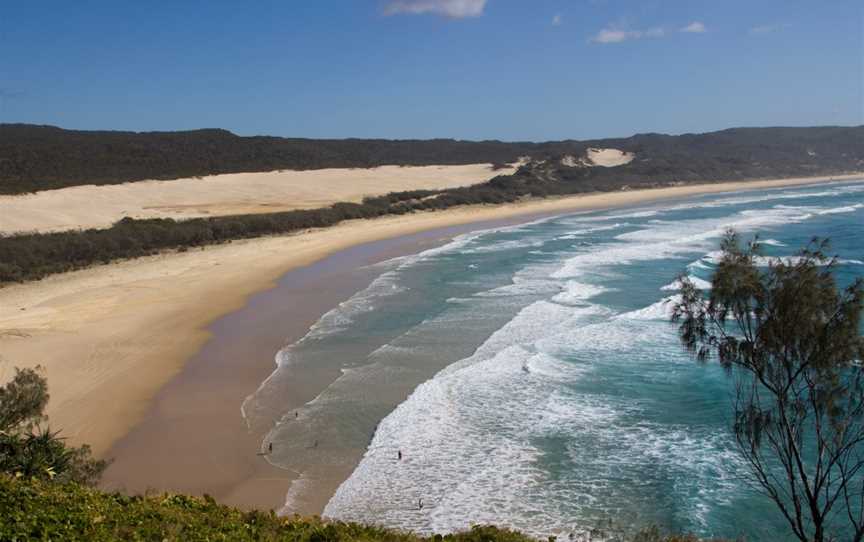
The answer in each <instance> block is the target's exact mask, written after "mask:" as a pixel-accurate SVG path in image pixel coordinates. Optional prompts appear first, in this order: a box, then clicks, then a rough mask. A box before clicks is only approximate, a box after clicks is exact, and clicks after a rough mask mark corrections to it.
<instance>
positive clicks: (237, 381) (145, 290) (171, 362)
mask: <svg viewBox="0 0 864 542" xmlns="http://www.w3.org/2000/svg"><path fill="white" fill-rule="evenodd" d="M854 178H860V175H849V176H844V177H840V176H835V177H832V178H824V177H822V178H804V179H784V180H773V181H772V180H764V181H750V182H738V183H717V184H707V185H691V186H680V187H672V188H663V189H654V190H634V191H628V192H616V193H603V194H591V195H585V196H574V197H567V198H561V199H549V200H542V201H529V202H523V203H518V204H511V205H503V206H489V207H470V208H457V209H452V210H448V211H444V212H437V213H418V214H413V215H407V216H399V217H386V218H382V219H376V220H366V221H353V222H348V223H344V224H341V225H339V226H336V227H333V228H329V229H324V230H316V231H310V232H304V233H302V234H298V235H291V236H282V237H271V238H264V239H255V240H249V241H243V242H235V243H231V244H227V245H222V246H216V247H208V248H206V249H203V250H196V251H189V252H184V253H172V254H164V255H159V256H154V257H149V258H143V259H139V260H135V261H127V262H120V263H116V264H111V265H106V266H99V267H95V268H92V269H88V270H83V271H77V272H73V273H68V274H64V275H59V276H54V277H50V278H48V279H45V280H43V281H40V282H37V283H30V284H22V285H12V286H8V287H6V288H3V289H2V290H0V381H5V380H6V379H8V378H9V376H10V375H11V374H12V368H13V367H16V366H18V367H31V366H35V365H42V366H43V367H44V368H45V372H46V375H47V377H48V380H49V385H50V392H51V401H50V404H49V409H48V414H49V417H50V419H51V426H52V428H62V430H63V434H64V435H65V436H66V437H68V438H69V440H70V441H71V442H73V443H89V444H91V445H92V446H93V448H94V450H95V451H96V453H97V454H100V455H106V454H109V450H110V451H111V453H113V454H115V456H116V457H118V458H119V459H118V463H120V461H121V460H122V458H120V456H119V455H117V452H122V448H117V447H115V448H114V449H113V450H112V446H115V445H116V444H118V442H121V440H120V439H122V438H123V437H124V436H125V435H128V434H130V430H133V429H134V430H137V426H139V425H142V424H146V423H147V422H148V420H149V421H150V422H151V423H155V425H154V426H153V427H151V428H150V429H152V430H155V431H157V433H155V434H157V435H158V434H159V433H158V432H159V431H160V429H159V427H160V425H159V423H158V420H159V419H160V418H158V416H154V408H157V407H155V406H154V405H155V404H156V402H154V398H156V397H157V395H158V396H159V403H160V404H161V406H160V407H158V408H161V409H162V413H161V415H162V416H163V417H162V418H161V419H163V420H164V419H171V417H172V413H174V414H176V413H180V412H186V411H190V412H191V411H194V410H195V409H196V408H197V409H198V410H201V409H203V408H205V407H206V406H207V405H208V404H209V403H210V402H212V403H214V404H216V403H219V404H221V405H222V406H223V407H224V408H222V410H220V409H214V410H213V411H212V413H211V412H204V415H201V416H199V417H198V418H196V420H198V421H200V420H204V421H205V422H207V421H208V420H209V423H210V426H209V427H198V426H196V427H198V430H199V431H200V432H201V433H202V434H203V433H206V432H208V431H209V432H212V433H221V437H220V438H223V439H224V441H225V442H228V441H235V442H236V443H237V445H236V447H238V449H241V448H242V450H243V451H242V453H240V452H237V453H221V452H220V451H213V450H211V451H210V452H211V456H208V457H209V459H210V460H209V461H203V460H199V459H200V457H199V456H195V458H196V461H187V462H185V463H184V465H186V464H187V463H188V465H191V466H188V465H187V466H186V467H184V469H171V470H170V471H166V472H170V473H171V476H175V477H181V478H182V477H188V479H189V480H194V483H184V481H183V480H182V479H175V480H174V482H175V483H172V484H171V487H172V488H182V487H186V488H190V487H191V488H194V490H195V491H196V492H208V493H211V494H214V496H217V497H218V498H223V499H224V500H226V502H232V503H235V504H245V505H249V506H252V505H254V506H260V507H278V506H279V505H280V503H281V497H279V498H276V497H277V496H278V495H279V493H280V491H281V492H282V496H283V497H284V487H285V485H286V482H285V480H286V479H287V477H286V475H285V474H284V473H279V472H276V469H272V468H262V470H259V466H260V465H261V463H262V462H260V461H259V462H258V463H257V465H259V466H255V465H253V466H252V467H250V466H249V459H248V456H249V450H250V448H247V446H251V450H252V452H253V453H254V451H255V450H257V447H258V443H257V442H255V439H254V438H253V437H254V436H250V435H249V433H248V432H246V431H245V427H244V426H243V424H242V422H241V420H240V418H239V405H240V402H241V401H242V400H243V398H244V397H245V396H246V395H247V394H248V393H251V392H252V391H254V388H255V387H256V386H257V384H258V383H259V382H260V374H261V371H264V375H265V376H266V374H267V372H269V370H268V369H267V366H266V364H263V365H262V366H261V367H257V368H255V369H254V370H251V371H250V372H249V373H246V374H245V376H242V375H241V376H238V374H240V373H238V372H237V371H236V370H234V367H232V366H230V365H226V366H225V370H221V371H215V370H214V371H212V372H209V373H208V374H209V376H208V377H207V378H206V380H205V379H204V377H203V376H201V375H202V374H203V373H202V372H201V371H202V370H201V369H200V368H196V367H197V365H195V364H194V363H187V362H188V361H189V360H190V359H192V358H193V357H195V356H196V353H203V352H204V351H203V350H202V347H203V348H204V349H205V350H206V348H207V346H206V345H208V339H209V338H211V337H213V336H214V334H215V335H219V332H218V330H214V329H213V328H211V327H210V326H211V325H214V323H216V324H218V325H219V326H223V328H225V329H230V328H232V327H236V326H237V325H239V322H240V320H248V321H253V322H254V317H253V316H252V315H253V314H256V313H253V312H247V313H245V314H246V316H247V317H248V318H245V319H238V320H236V321H234V323H233V324H232V323H231V322H232V321H230V320H227V319H223V320H219V319H220V317H222V316H224V315H227V314H230V313H232V312H234V311H238V310H240V309H242V308H243V307H244V305H246V304H247V301H249V299H250V296H253V295H254V294H256V293H260V292H263V291H266V290H269V289H271V288H273V287H275V286H276V285H277V283H278V281H279V279H280V277H282V276H283V275H285V273H286V272H289V271H291V270H301V269H302V268H304V267H305V266H309V265H311V264H314V263H315V262H319V261H321V260H322V259H324V258H327V257H328V256H331V255H337V253H339V251H343V250H345V249H349V248H350V247H355V246H357V245H362V244H365V243H373V242H376V241H381V240H384V239H391V238H395V237H400V236H407V235H412V234H416V233H418V232H424V231H429V230H436V229H441V228H447V227H453V226H459V225H467V224H475V223H478V222H483V221H503V220H517V219H524V218H525V217H531V216H537V215H550V214H557V213H563V212H570V211H580V210H594V209H603V208H610V207H616V206H626V205H633V204H639V203H649V202H653V201H658V200H663V199H671V198H679V197H685V196H691V195H697V194H708V193H717V192H725V191H734V190H746V189H762V188H771V187H782V186H793V185H801V184H809V183H816V182H824V181H829V180H838V181H839V180H848V179H854ZM171 182H173V181H171ZM385 191H387V190H385ZM477 227H480V226H477ZM467 229H470V228H467ZM454 231H455V230H454ZM453 234H454V232H453V231H450V232H443V231H442V232H441V233H440V235H438V236H437V237H436V236H433V237H432V238H425V239H423V240H420V241H417V240H415V241H411V243H414V246H422V245H418V244H417V243H419V242H421V241H422V242H426V243H429V242H442V240H443V239H444V238H446V237H447V236H448V235H453ZM406 246H407V245H406ZM406 246H402V248H401V249H400V250H403V251H404V250H407V248H406ZM393 250H395V249H394V248H393V247H390V248H382V249H381V250H380V253H376V254H377V256H376V255H373V256H374V257H375V258H382V257H384V256H385V255H386V254H388V253H390V252H393ZM388 251H389V252H388ZM397 252H398V250H397ZM367 256H368V255H367ZM373 256H368V257H373ZM359 261H363V260H362V258H361V259H360V260H359ZM337 267H338V266H337ZM366 278H367V277H364V275H363V274H362V273H360V274H359V275H356V276H352V277H350V278H345V279H344V283H345V284H346V287H345V288H344V289H343V290H344V291H340V292H336V293H334V294H333V295H332V296H331V297H325V298H320V297H319V299H318V300H317V301H316V300H309V301H308V302H300V303H297V304H295V306H294V309H293V310H292V311H290V312H289V313H287V314H284V315H283V316H286V317H290V321H291V322H293V324H291V325H293V326H294V327H293V328H289V327H286V326H283V327H282V330H281V331H280V330H270V331H266V333H265V332H263V331H262V333H265V334H266V335H267V336H266V337H265V340H262V341H260V342H261V344H265V345H271V344H272V345H275V349H278V348H279V346H280V345H281V343H282V342H283V341H284V340H285V338H286V333H287V334H288V336H294V335H296V334H297V333H300V334H302V332H303V331H304V330H305V328H306V327H308V325H309V324H311V323H312V322H314V321H315V320H316V319H317V317H318V316H320V314H321V313H322V312H324V311H326V310H327V309H328V308H329V307H331V306H333V305H334V304H335V303H337V302H338V301H339V300H340V296H343V298H344V297H347V295H350V293H351V288H354V286H357V287H356V288H354V290H356V289H357V288H359V287H360V286H361V285H362V282H363V280H366ZM310 280H311V279H310ZM352 281H353V282H352ZM345 292H347V294H346V293H345ZM255 299H257V298H255ZM313 301H314V302H313ZM261 303H264V302H263V301H262V302H261ZM252 308H254V307H252ZM244 310H246V309H244ZM271 310H275V309H271ZM261 314H265V315H266V314H268V313H267V312H266V311H263V312H262V313H261ZM259 317H260V316H259ZM250 319H251V320H250ZM217 321H218V322H217ZM225 326H227V327H225ZM304 326H305V327H304ZM264 327H266V326H264ZM237 329H241V328H237ZM245 329H247V330H254V329H256V328H255V326H249V327H247V328H245ZM286 329H287V330H288V331H287V332H286V331H285V330H286ZM220 344H223V345H228V344H231V341H227V342H223V343H220ZM270 348H272V347H271V346H266V347H264V348H263V350H262V351H261V352H259V353H258V354H257V355H258V356H260V357H261V359H264V360H266V361H267V362H269V364H270V369H272V359H273V354H275V349H273V350H272V351H269V352H268V349H270ZM216 350H217V351H223V353H224V348H221V347H220V348H216ZM200 355H201V354H199V357H200ZM206 357H207V356H206V355H205V358H206ZM228 358H230V359H231V360H233V362H234V363H236V358H233V357H230V356H228ZM228 358H226V359H228ZM201 359H204V358H201ZM207 359H208V360H209V359H213V358H212V356H211V357H210V358H207ZM202 363H205V362H202ZM198 365H200V364H198ZM193 366H194V367H193ZM208 367H212V366H208ZM187 370H188V373H187ZM196 371H197V372H196ZM196 375H197V376H196ZM324 380H326V379H324ZM188 381H197V382H205V383H206V385H205V386H203V387H201V386H199V387H198V388H197V389H198V393H199V395H194V396H190V395H189V394H188V393H187V391H186V390H185V389H184V387H183V385H179V387H178V388H177V389H176V390H174V391H172V390H171V388H170V387H171V386H172V385H174V384H175V383H178V382H179V383H181V384H182V382H188ZM166 385H167V386H166ZM312 387H314V386H312ZM160 390H161V391H160ZM208 390H209V391H208ZM201 393H205V394H207V395H205V396H202V395H200V394H201ZM180 397H187V399H185V401H186V402H185V403H182V402H181V403H174V404H175V408H174V409H169V410H165V408H166V406H165V405H170V404H171V403H172V401H177V400H179V398H180ZM189 397H192V399H190V398H189ZM166 401H167V402H166ZM231 411H233V412H235V414H236V421H235V420H226V419H225V418H224V416H226V415H230V412H231ZM226 413H227V414H226ZM153 420H157V422H153ZM196 423H198V422H197V421H196ZM161 427H162V428H163V429H161V431H163V434H165V433H164V424H163V425H162V426H161ZM176 434H182V433H175V435H176ZM146 441H147V440H146V439H143V440H140V441H138V442H146ZM190 443H191V444H190ZM190 443H186V444H184V445H180V448H178V451H177V453H186V452H188V451H189V450H193V451H194V450H195V447H194V441H193V440H192V439H190ZM184 446H185V447H184ZM189 446H192V447H191V448H190V447H189ZM136 453H138V454H139V455H147V450H146V449H144V450H142V449H140V446H138V449H137V450H136ZM360 453H361V454H362V451H360ZM109 455H110V454H109ZM238 457H246V458H247V459H241V460H238V459H237V458H238ZM253 458H254V456H253ZM150 467H151V468H153V469H156V470H158V469H161V468H166V469H167V468H168V467H166V466H165V465H157V464H155V463H154V464H151V465H150ZM189 469H192V470H194V472H192V471H190V470H189ZM214 472H219V473H220V475H219V476H215V475H214V474H213V473H214ZM250 473H251V476H252V477H253V478H255V479H257V480H258V481H259V482H261V483H259V484H251V485H250V484H249V483H248V482H249V480H250V479H251V478H250ZM157 479H158V478H157V477H156V475H155V473H149V474H148V473H147V472H146V471H142V473H141V476H140V479H139V480H138V481H136V482H135V483H129V484H122V483H120V480H119V479H117V478H115V479H114V480H113V483H115V484H117V485H123V486H128V487H129V488H130V489H131V488H133V487H135V488H138V487H140V485H141V483H140V482H142V481H147V480H149V481H151V482H153V483H150V482H144V483H145V484H146V485H147V486H149V487H155V488H159V489H162V488H164V487H165V486H164V485H163V484H162V483H158V482H157ZM208 484H209V485H208ZM262 484H263V485H262ZM264 486H267V487H269V489H266V488H264ZM321 499H325V497H324V496H322V497H321ZM319 500H320V499H319ZM325 502H326V499H325ZM267 503H269V505H268V504H267ZM321 505H322V506H323V503H321ZM315 506H317V505H313V504H311V503H310V508H309V511H314V509H315Z"/></svg>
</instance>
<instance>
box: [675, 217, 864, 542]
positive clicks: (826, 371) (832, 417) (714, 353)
mask: <svg viewBox="0 0 864 542" xmlns="http://www.w3.org/2000/svg"><path fill="white" fill-rule="evenodd" d="M828 250H829V244H828V241H827V240H822V239H813V240H812V241H811V243H810V244H809V245H808V246H807V247H805V248H804V249H802V250H801V252H800V253H799V254H798V255H797V256H796V257H793V258H786V259H780V258H777V259H767V260H768V261H767V264H768V265H767V267H766V266H765V265H764V264H765V263H766V259H765V258H764V257H763V256H762V255H761V253H760V252H761V249H760V245H759V243H758V238H757V239H755V240H754V241H752V242H750V243H747V244H742V242H741V239H740V238H739V236H738V235H737V234H735V233H734V232H732V231H730V232H727V234H726V236H725V237H724V239H723V242H722V257H721V259H720V261H719V263H718V265H717V268H716V270H715V273H714V276H713V278H712V281H711V283H712V288H711V290H710V293H709V294H707V298H706V294H705V293H704V292H702V291H701V290H699V289H697V288H696V287H695V285H694V284H693V283H692V281H690V280H689V279H688V278H687V277H682V280H681V282H682V288H681V296H682V299H681V301H680V302H679V303H677V304H676V305H675V307H674V310H673V315H672V320H673V321H674V322H676V323H677V324H678V331H679V337H680V339H681V343H682V345H683V346H684V348H685V349H686V350H687V351H689V352H690V353H692V354H693V355H694V356H695V357H696V358H697V359H698V360H700V361H702V362H706V361H709V360H711V359H716V360H717V361H718V362H719V363H720V365H722V366H723V367H724V368H725V369H726V370H727V371H728V372H729V374H730V376H731V377H732V379H733V381H734V386H735V390H734V400H733V408H734V424H733V428H732V429H733V432H734V436H735V441H736V443H737V447H738V450H739V452H740V453H741V455H742V457H743V458H744V459H745V460H746V463H747V465H748V466H749V469H750V472H751V474H752V476H753V480H754V481H755V482H756V486H757V487H758V488H759V489H761V491H762V492H763V493H765V494H766V495H767V496H768V497H770V498H771V500H772V501H773V502H774V503H775V504H776V505H777V507H778V508H779V510H780V512H781V513H782V514H783V517H784V518H786V520H787V522H788V523H789V525H790V527H791V529H792V531H793V532H794V534H795V536H796V537H797V538H798V539H799V540H802V541H810V540H813V541H817V542H822V541H824V540H833V539H835V537H837V536H842V537H843V539H844V540H854V541H855V542H860V541H861V540H862V539H864V471H862V469H864V416H862V414H864V372H862V366H861V360H862V359H864V339H862V337H861V334H860V326H861V313H862V305H864V280H862V279H861V278H858V279H857V280H855V281H853V282H852V284H850V285H849V286H847V287H845V288H838V287H837V284H836V281H835V278H834V271H835V268H836V266H837V260H836V258H834V257H829V256H828V255H827V251H828Z"/></svg>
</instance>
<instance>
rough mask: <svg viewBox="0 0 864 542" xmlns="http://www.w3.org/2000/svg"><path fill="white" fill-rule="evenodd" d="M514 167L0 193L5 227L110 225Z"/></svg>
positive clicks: (263, 208) (453, 180)
mask: <svg viewBox="0 0 864 542" xmlns="http://www.w3.org/2000/svg"><path fill="white" fill-rule="evenodd" d="M513 171H514V169H513V168H506V169H500V170H493V169H492V167H491V164H469V165H463V166H417V167H414V166H407V167H400V166H382V167H377V168H371V169H353V168H352V169H347V168H346V169H318V170H309V171H288V170H284V171H271V172H264V173H230V174H225V175H211V176H207V177H200V178H189V179H176V180H172V181H139V182H134V183H124V184H116V185H102V186H95V185H86V186H74V187H70V188H62V189H58V190H46V191H43V192H36V193H35V194H25V195H20V196H0V234H3V233H5V234H8V233H14V232H21V231H39V232H45V231H59V230H69V229H78V228H82V229H86V228H106V227H109V226H110V225H111V224H113V223H114V222H116V221H117V220H120V219H121V218H124V217H127V216H129V217H133V218H192V217H200V216H218V215H231V214H247V213H270V212H276V211H286V210H291V209H311V208H315V207H324V206H327V205H331V204H333V203H336V202H339V201H360V200H361V199H363V198H364V197H365V196H376V195H381V194H386V193H388V192H394V191H399V190H418V189H426V190H433V189H443V188H453V187H458V186H468V185H471V184H476V183H482V182H485V181H487V180H489V179H491V178H492V177H495V176H496V175H501V174H510V173H512V172H513Z"/></svg>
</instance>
